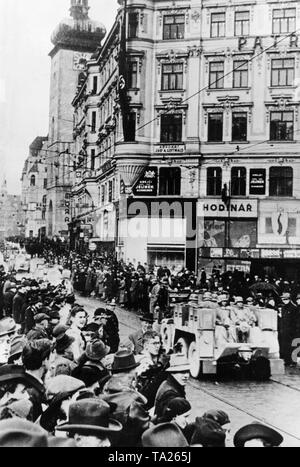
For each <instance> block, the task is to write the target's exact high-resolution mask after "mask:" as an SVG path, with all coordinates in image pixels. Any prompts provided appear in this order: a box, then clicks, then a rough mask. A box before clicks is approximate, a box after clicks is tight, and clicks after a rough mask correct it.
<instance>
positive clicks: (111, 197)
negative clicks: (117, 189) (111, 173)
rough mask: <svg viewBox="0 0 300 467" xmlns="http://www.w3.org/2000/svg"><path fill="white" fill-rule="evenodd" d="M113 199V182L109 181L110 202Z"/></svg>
mask: <svg viewBox="0 0 300 467" xmlns="http://www.w3.org/2000/svg"><path fill="white" fill-rule="evenodd" d="M112 199H113V182H112V181H109V182H108V202H109V203H111V202H112Z"/></svg>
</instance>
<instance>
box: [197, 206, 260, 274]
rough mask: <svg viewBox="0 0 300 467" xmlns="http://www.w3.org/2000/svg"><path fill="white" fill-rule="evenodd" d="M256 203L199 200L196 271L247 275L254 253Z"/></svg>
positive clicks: (255, 248)
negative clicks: (216, 270) (232, 271)
mask: <svg viewBox="0 0 300 467" xmlns="http://www.w3.org/2000/svg"><path fill="white" fill-rule="evenodd" d="M257 219H258V209H257V200H249V199H246V200H245V199H232V200H231V202H230V204H229V205H225V204H224V203H223V202H222V200H219V199H206V200H200V201H199V202H198V206H197V246H198V249H197V257H198V272H199V271H201V269H202V268H205V269H206V270H207V271H208V272H211V271H212V270H213V268H217V269H219V270H220V271H222V272H224V271H227V270H232V269H239V270H241V271H243V272H248V273H250V269H251V260H252V258H254V257H256V256H259V252H258V250H257Z"/></svg>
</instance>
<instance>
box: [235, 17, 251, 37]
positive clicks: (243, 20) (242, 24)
mask: <svg viewBox="0 0 300 467" xmlns="http://www.w3.org/2000/svg"><path fill="white" fill-rule="evenodd" d="M249 26H250V14H249V11H236V12H235V18H234V35H235V36H249Z"/></svg>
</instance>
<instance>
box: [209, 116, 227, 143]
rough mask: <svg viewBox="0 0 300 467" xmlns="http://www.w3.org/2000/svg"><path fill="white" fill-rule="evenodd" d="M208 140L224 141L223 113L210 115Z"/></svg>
mask: <svg viewBox="0 0 300 467" xmlns="http://www.w3.org/2000/svg"><path fill="white" fill-rule="evenodd" d="M207 139H208V141H209V142H222V141H223V114H222V113H215V114H213V113H211V114H209V115H208V138H207Z"/></svg>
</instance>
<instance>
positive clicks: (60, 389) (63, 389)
mask: <svg viewBox="0 0 300 467" xmlns="http://www.w3.org/2000/svg"><path fill="white" fill-rule="evenodd" d="M84 388H85V384H84V383H83V382H82V381H80V380H79V379H76V378H74V377H72V376H68V375H58V376H54V377H53V378H50V379H49V381H48V383H47V386H46V398H47V400H50V399H52V398H53V397H55V396H57V395H58V394H61V393H64V394H75V392H77V391H79V390H80V389H84Z"/></svg>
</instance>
